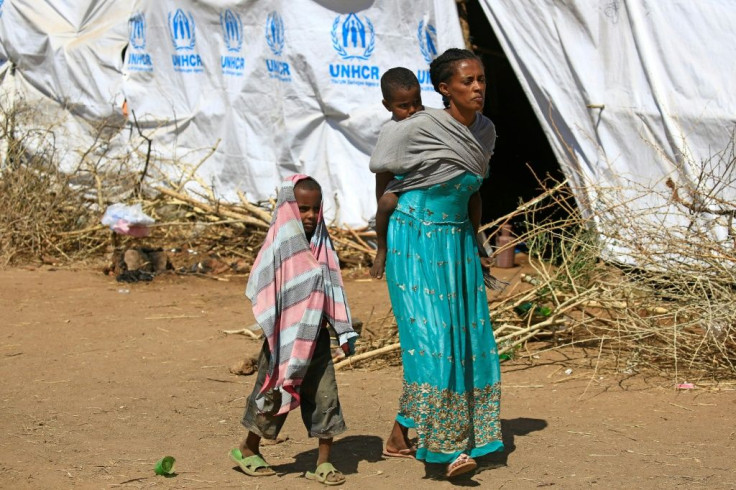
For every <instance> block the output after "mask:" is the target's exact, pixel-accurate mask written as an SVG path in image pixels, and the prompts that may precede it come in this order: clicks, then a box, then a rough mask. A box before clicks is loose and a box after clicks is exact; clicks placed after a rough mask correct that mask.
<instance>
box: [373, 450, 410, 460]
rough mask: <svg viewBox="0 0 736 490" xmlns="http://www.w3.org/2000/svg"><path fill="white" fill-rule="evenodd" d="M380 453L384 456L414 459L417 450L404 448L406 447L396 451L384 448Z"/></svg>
mask: <svg viewBox="0 0 736 490" xmlns="http://www.w3.org/2000/svg"><path fill="white" fill-rule="evenodd" d="M382 454H383V455H384V456H385V457H386V458H406V459H416V458H415V455H416V454H417V450H416V449H411V448H406V449H399V450H398V451H389V450H388V449H384V450H383V453H382Z"/></svg>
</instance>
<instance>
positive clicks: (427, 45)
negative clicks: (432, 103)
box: [417, 20, 438, 92]
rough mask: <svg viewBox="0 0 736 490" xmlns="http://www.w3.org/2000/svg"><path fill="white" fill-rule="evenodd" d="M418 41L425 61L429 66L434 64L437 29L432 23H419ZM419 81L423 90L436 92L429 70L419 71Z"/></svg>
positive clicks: (422, 21)
mask: <svg viewBox="0 0 736 490" xmlns="http://www.w3.org/2000/svg"><path fill="white" fill-rule="evenodd" d="M417 40H418V41H419V50H420V51H421V52H422V56H423V57H424V61H426V62H427V64H430V63H432V60H433V59H435V58H436V57H437V54H438V53H437V29H435V28H434V26H433V25H432V24H430V23H425V22H424V20H420V21H419V27H418V28H417ZM417 80H419V84H420V85H421V87H422V90H426V91H429V92H433V91H434V87H433V86H432V80H431V79H430V78H429V70H426V69H425V70H417Z"/></svg>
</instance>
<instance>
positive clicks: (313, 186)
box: [294, 177, 322, 194]
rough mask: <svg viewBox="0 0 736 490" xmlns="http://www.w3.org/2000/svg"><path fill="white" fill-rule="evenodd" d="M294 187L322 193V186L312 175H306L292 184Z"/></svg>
mask: <svg viewBox="0 0 736 490" xmlns="http://www.w3.org/2000/svg"><path fill="white" fill-rule="evenodd" d="M294 189H304V190H305V191H319V193H320V194H322V186H320V185H319V182H317V181H316V180H314V179H313V178H312V177H306V178H304V179H302V180H300V181H299V182H297V183H296V185H294Z"/></svg>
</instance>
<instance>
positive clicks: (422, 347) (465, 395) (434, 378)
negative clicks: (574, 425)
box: [386, 172, 503, 463]
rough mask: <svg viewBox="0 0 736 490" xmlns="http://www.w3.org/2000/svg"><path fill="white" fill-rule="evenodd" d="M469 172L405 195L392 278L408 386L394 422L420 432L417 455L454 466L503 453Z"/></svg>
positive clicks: (494, 354) (394, 231) (391, 238)
mask: <svg viewBox="0 0 736 490" xmlns="http://www.w3.org/2000/svg"><path fill="white" fill-rule="evenodd" d="M482 180H483V178H482V177H480V176H477V175H473V174H470V173H467V172H466V173H464V174H462V175H459V176H458V177H455V178H453V179H451V180H449V181H447V182H444V183H442V184H437V185H433V186H432V187H429V188H427V189H419V190H411V191H406V192H404V193H402V194H401V196H400V197H399V203H398V206H397V207H396V210H395V211H394V212H393V214H392V215H391V220H390V223H389V229H388V236H387V237H388V256H387V258H386V279H387V282H388V289H389V295H390V297H391V304H392V306H393V310H394V315H395V317H396V321H397V323H398V325H399V339H400V341H401V355H402V361H403V364H404V386H403V392H402V395H401V399H400V401H399V413H398V416H397V417H396V420H397V421H398V422H399V423H400V424H402V425H403V426H405V427H410V428H414V429H416V431H417V435H418V438H419V442H418V449H417V459H420V460H423V461H426V462H429V463H450V462H451V461H453V460H454V459H455V458H456V457H457V456H458V455H459V454H460V453H465V454H468V455H469V456H471V457H477V456H482V455H484V454H488V453H490V452H493V451H501V450H503V442H502V440H501V421H500V418H499V410H500V399H501V383H500V367H499V361H498V351H497V350H496V342H495V340H494V338H493V330H492V327H491V321H490V318H489V314H488V300H487V298H486V291H485V286H484V283H483V274H482V270H481V266H480V259H479V257H478V252H477V248H476V242H475V237H474V233H473V227H472V224H471V223H470V220H469V218H468V200H469V198H470V196H471V195H472V194H473V193H475V192H477V191H478V189H479V187H480V185H481V182H482Z"/></svg>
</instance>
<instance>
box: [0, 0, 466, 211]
mask: <svg viewBox="0 0 736 490" xmlns="http://www.w3.org/2000/svg"><path fill="white" fill-rule="evenodd" d="M0 40H1V41H2V43H1V45H2V51H0V57H4V58H5V59H8V60H9V61H10V62H11V63H12V64H13V65H14V67H15V70H14V76H12V77H10V76H8V77H5V79H4V80H3V83H2V89H3V90H4V91H6V92H11V91H13V90H16V91H17V92H18V93H20V94H21V95H22V96H23V97H25V98H26V99H28V100H33V101H34V103H36V104H38V105H39V107H42V108H43V109H41V110H40V111H39V112H40V113H41V114H43V115H44V116H47V117H50V116H48V115H49V114H54V117H55V127H56V128H57V131H58V134H56V135H55V137H56V141H57V143H59V142H61V143H62V144H61V145H60V146H64V145H66V146H68V147H75V146H76V147H77V148H78V151H77V152H74V151H71V152H70V153H69V154H68V155H67V156H66V159H65V166H66V167H68V168H74V167H75V165H76V164H77V161H78V155H77V154H78V153H79V152H83V151H85V148H86V147H87V146H88V145H90V144H92V143H91V139H92V138H93V137H94V133H95V128H96V127H97V126H96V124H98V123H99V121H102V120H105V119H106V118H109V117H111V116H113V117H114V116H116V115H117V117H118V118H120V117H122V114H121V107H122V104H123V101H127V106H128V108H129V110H130V111H131V116H132V114H134V115H135V119H136V120H137V122H138V125H139V126H140V128H141V131H142V132H143V134H144V135H146V136H148V137H150V138H152V140H153V147H152V148H153V152H154V156H155V157H156V158H158V159H159V161H161V162H169V164H168V165H164V164H160V166H161V165H163V166H164V168H165V169H166V173H171V174H176V173H177V172H179V173H181V172H182V168H183V167H185V166H186V167H190V168H191V167H196V170H197V172H196V179H195V181H193V182H191V183H190V184H192V185H191V187H192V188H194V189H196V188H197V187H202V186H206V187H208V188H211V189H212V190H214V191H215V194H216V195H217V197H219V198H224V199H226V200H234V201H237V200H238V195H237V192H238V191H242V192H243V193H244V194H245V195H246V196H247V197H248V198H249V199H251V200H262V199H267V198H268V197H272V196H273V194H274V191H275V189H276V187H277V184H278V182H279V181H280V180H281V179H282V178H283V177H285V176H286V175H289V174H293V173H295V172H300V173H306V174H310V175H313V176H314V177H315V178H316V179H317V180H318V181H319V182H320V183H321V184H322V185H323V188H324V189H325V191H326V192H325V199H326V202H327V209H326V213H327V215H328V217H329V218H333V217H334V218H337V219H338V221H341V222H343V223H347V224H351V225H357V224H365V222H366V221H367V220H368V219H369V218H370V217H371V216H372V215H373V212H374V210H375V197H374V193H373V184H372V181H373V177H372V174H371V173H370V171H369V170H368V159H369V156H370V153H371V151H372V149H373V145H374V144H375V140H376V138H377V136H378V131H379V130H380V127H381V125H382V124H383V123H384V122H386V121H387V120H388V119H389V117H390V114H389V113H388V112H386V110H385V109H384V108H383V106H382V105H381V98H382V97H381V92H380V87H379V79H380V76H381V75H382V74H383V73H384V72H385V71H386V70H387V69H389V68H392V67H394V66H405V67H407V68H410V69H412V70H413V71H415V72H416V73H417V76H418V78H419V79H420V81H421V82H422V90H423V97H424V99H425V103H426V104H427V105H434V106H438V105H439V104H440V100H439V97H438V96H437V94H436V93H435V92H434V90H433V89H432V86H431V83H430V82H429V76H428V64H429V62H430V61H431V59H432V58H433V57H434V56H436V55H437V53H438V52H440V51H441V50H444V49H446V48H449V47H453V46H462V45H463V39H462V34H461V31H460V25H459V20H458V16H457V9H456V6H455V2H454V1H453V0H419V1H415V2H392V1H388V0H376V1H366V0H351V1H334V0H333V1H328V0H319V1H317V0H282V1H273V0H256V1H244V0H240V1H237V0H208V1H195V0H182V1H178V2H158V1H152V0H138V1H133V0H124V1H121V0H87V1H85V2H61V1H58V0H5V1H4V2H2V3H0ZM124 49H125V51H124V53H123V50H124ZM8 65H9V63H5V66H6V67H7V66H8ZM57 122H58V124H56V123H57ZM132 125H133V121H132V117H131V118H129V120H128V122H127V127H124V128H122V129H121V130H120V134H119V135H117V137H116V138H115V139H114V143H115V145H116V149H117V151H118V153H119V152H125V151H126V149H127V148H129V147H131V146H135V145H136V144H137V142H136V140H139V138H138V136H137V131H138V128H132ZM82 135H87V137H86V138H85V137H84V136H82ZM213 148H214V151H213ZM106 151H107V149H106ZM200 162H201V163H200ZM197 183H199V184H200V185H198V184H197Z"/></svg>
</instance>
